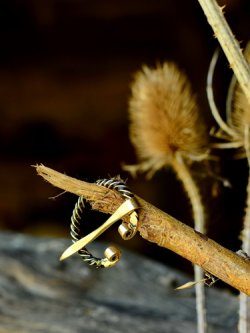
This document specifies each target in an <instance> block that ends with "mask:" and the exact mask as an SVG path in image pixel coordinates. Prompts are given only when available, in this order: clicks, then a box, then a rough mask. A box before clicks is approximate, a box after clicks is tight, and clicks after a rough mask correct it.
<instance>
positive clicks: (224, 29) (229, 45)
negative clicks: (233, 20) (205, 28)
mask: <svg viewBox="0 0 250 333" xmlns="http://www.w3.org/2000/svg"><path fill="white" fill-rule="evenodd" d="M198 1H199V3H200V5H201V7H202V9H203V11H204V13H205V15H206V17H207V20H208V22H209V24H210V25H211V27H212V29H213V31H214V35H215V37H216V38H217V39H218V41H219V43H220V45H221V47H222V49H223V51H224V52H225V55H226V57H227V59H228V61H229V64H230V67H231V68H232V70H233V72H234V74H235V76H236V78H237V80H238V82H239V84H240V86H241V88H242V90H243V91H244V93H245V95H246V97H247V100H248V102H249V103H250V69H249V66H248V64H247V62H246V60H245V58H244V57H243V55H242V52H241V49H240V46H239V43H238V42H237V40H236V39H235V38H234V35H233V33H232V31H231V29H230V27H229V25H228V23H227V21H226V20H225V17H224V15H223V7H219V5H218V4H217V2H216V1H215V0H198Z"/></svg>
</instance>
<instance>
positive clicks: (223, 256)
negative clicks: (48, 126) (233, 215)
mask: <svg viewBox="0 0 250 333" xmlns="http://www.w3.org/2000/svg"><path fill="white" fill-rule="evenodd" d="M36 170H37V173H38V175H40V176H42V177H43V178H44V179H45V180H47V181H48V182H49V183H51V184H52V185H54V186H57V187H59V188H61V189H63V190H65V191H67V192H71V193H74V194H76V195H78V196H80V195H81V196H83V197H84V198H85V199H86V200H87V201H89V203H90V204H91V206H92V208H93V209H95V210H98V211H101V212H104V213H108V214H113V213H114V211H115V210H116V209H117V208H118V207H119V206H120V205H121V203H122V202H123V199H122V197H121V196H120V195H119V193H117V192H116V191H113V190H109V189H107V188H105V187H101V186H98V185H96V184H93V183H92V184H90V183H87V182H84V181H81V180H78V179H75V178H72V177H69V176H66V175H64V174H61V173H59V172H57V171H55V170H52V169H50V168H48V167H45V166H43V165H37V166H36ZM136 200H138V203H139V206H140V210H139V232H140V234H141V236H142V237H143V238H144V239H146V240H148V241H150V242H153V243H156V244H158V245H159V246H162V247H164V248H167V249H169V250H171V251H174V252H175V253H177V254H178V255H180V256H182V257H184V258H186V259H187V260H189V261H191V262H192V263H194V264H196V265H199V266H201V267H202V268H203V269H204V270H206V271H208V272H209V273H211V274H213V275H215V276H216V277H218V278H219V279H221V280H222V281H224V282H226V283H228V284H229V285H231V286H233V287H234V288H236V289H238V290H240V291H242V292H244V293H245V294H247V295H248V296H250V263H249V261H247V260H245V259H243V258H242V257H240V256H238V255H237V254H235V253H234V252H232V251H229V250H227V249H225V248H224V247H222V246H221V245H219V244H217V243H216V242H214V241H213V240H211V239H209V238H208V237H206V236H205V235H203V234H201V233H199V232H197V231H195V230H194V229H192V228H190V227H189V226H187V225H185V224H183V223H181V222H179V221H178V220H176V219H175V218H173V217H172V216H170V215H168V214H166V213H164V212H162V211H161V210H159V209H157V208H156V207H154V206H152V205H150V204H149V203H147V202H146V201H144V200H143V199H141V198H139V197H138V196H136Z"/></svg>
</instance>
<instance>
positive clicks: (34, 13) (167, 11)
mask: <svg viewBox="0 0 250 333" xmlns="http://www.w3.org/2000/svg"><path fill="white" fill-rule="evenodd" d="M220 4H226V9H225V12H226V18H227V20H228V22H229V24H230V26H231V28H232V30H233V32H234V34H235V35H236V37H237V38H238V40H240V41H242V44H241V45H242V47H243V46H244V44H245V42H246V41H247V40H248V39H249V37H250V36H249V35H250V33H249V28H250V3H249V0H230V1H229V0H228V1H227V0H225V1H224V2H222V1H221V2H220ZM0 43H1V46H0V50H1V51H0V112H1V121H0V152H1V163H0V184H1V186H0V228H1V229H2V230H6V229H7V230H13V231H18V232H23V233H29V234H36V235H51V236H56V237H59V236H64V237H69V236H68V233H69V230H68V229H69V221H70V215H71V211H72V209H73V206H74V203H75V201H76V199H77V198H76V197H75V196H73V195H71V194H64V195H62V196H59V197H58V198H57V199H55V200H49V197H53V196H56V195H57V194H59V193H60V192H61V190H60V189H56V188H53V187H52V186H51V185H49V184H47V183H45V182H44V181H43V180H42V179H41V178H39V177H38V176H37V175H36V172H35V169H33V168H32V167H31V165H34V164H36V163H43V164H45V165H46V166H49V167H51V168H54V169H56V170H58V171H60V172H65V173H66V174H68V175H71V176H73V177H77V178H80V179H83V180H87V181H95V180H96V179H97V178H100V177H107V176H115V175H117V174H120V175H121V176H122V177H123V178H125V179H126V178H128V184H129V186H130V187H131V188H132V189H133V191H134V192H135V193H137V194H138V195H140V196H141V197H143V198H144V199H145V200H147V201H149V202H151V203H153V204H154V205H156V206H157V207H160V208H161V209H163V210H164V211H166V212H168V213H170V214H172V215H173V216H175V217H177V218H178V219H180V220H181V221H183V222H185V223H188V224H189V225H192V218H191V215H190V210H189V203H188V201H187V199H186V197H185V194H184V193H183V191H182V187H181V185H180V184H179V183H178V182H177V180H176V178H175V176H174V174H173V173H172V172H171V171H170V170H163V171H161V172H159V173H158V174H157V175H156V176H155V177H154V178H153V179H152V180H150V181H145V179H144V177H143V176H140V177H139V178H138V179H136V180H134V179H132V178H131V177H130V176H129V175H128V174H127V173H125V172H123V171H122V169H121V163H124V162H125V163H128V164H133V163H136V157H135V154H134V150H133V147H132V145H131V143H130V141H129V136H128V116H127V102H128V99H129V96H130V89H129V86H130V83H131V81H132V78H133V73H134V72H135V71H137V70H138V69H140V68H141V66H142V64H147V65H150V66H153V65H155V63H156V62H162V61H164V60H171V61H175V62H176V63H177V65H179V67H180V68H182V69H183V70H184V71H185V72H186V74H187V75H188V76H189V78H190V80H191V82H192V85H193V88H194V91H195V92H196V93H197V95H198V99H199V103H200V108H201V111H202V113H203V114H204V119H205V120H206V122H207V125H208V129H210V128H211V127H212V126H213V125H214V122H213V120H212V119H211V116H210V114H209V108H208V104H207V99H206V93H205V82H206V75H207V69H208V66H209V61H210V59H211V56H212V54H213V51H214V49H215V47H216V46H217V41H216V40H215V38H214V37H213V32H212V30H211V28H210V27H209V25H208V23H207V20H206V18H205V16H204V14H203V12H202V10H201V8H200V6H199V4H198V1H197V0H189V1H184V0H181V1H176V0H158V1H153V0H149V1H143V0H137V1H134V0H133V1H132V0H126V1H113V0H106V1H101V0H91V1H84V0H60V1H59V0H23V1H14V0H2V1H1V2H0ZM230 77H231V72H230V70H229V68H228V64H227V62H226V60H225V58H224V57H223V55H222V54H221V57H220V61H219V64H218V66H217V68H216V74H215V96H216V100H217V103H218V105H219V107H220V110H221V111H222V112H223V111H224V107H225V95H226V91H227V87H228V83H229V80H230ZM224 155H225V156H224V159H223V161H222V160H221V161H218V162H216V163H209V165H205V166H204V165H203V166H202V168H196V169H197V170H196V175H197V179H198V181H199V183H200V184H201V186H202V190H203V196H204V202H205V204H206V207H207V217H208V235H209V236H210V237H212V238H213V239H215V240H216V241H218V242H219V243H221V244H222V245H224V246H226V247H228V248H230V249H232V250H237V249H238V248H239V247H240V242H239V238H238V236H239V231H240V228H241V219H242V215H243V208H244V198H245V186H246V180H247V168H246V162H245V161H235V160H233V159H232V158H231V157H232V154H231V155H230V153H227V154H224ZM205 168H209V170H210V175H209V176H208V175H206V174H205V173H204V170H205ZM211 173H214V174H219V175H220V176H224V177H226V178H228V179H229V180H230V182H231V184H232V186H231V187H223V184H222V183H221V182H220V181H218V178H217V177H216V176H215V175H212V176H211ZM116 234H117V233H116V232H115V233H114V235H111V233H107V234H106V235H105V236H104V238H103V239H107V238H108V239H111V240H112V241H119V237H118V236H116ZM122 244H123V245H124V246H126V247H130V248H131V249H134V250H136V251H138V252H140V253H144V254H145V255H147V256H151V257H153V258H154V259H156V260H161V261H162V262H164V263H172V264H173V265H177V266H182V265H184V266H185V262H184V261H183V260H181V259H179V258H178V257H177V256H176V255H175V254H171V253H170V252H169V251H167V250H164V249H161V248H158V247H157V246H156V245H151V244H149V243H147V242H146V241H144V240H141V239H140V238H139V237H137V238H136V239H135V240H131V241H130V242H127V243H124V242H123V243H122ZM177 262H178V263H177Z"/></svg>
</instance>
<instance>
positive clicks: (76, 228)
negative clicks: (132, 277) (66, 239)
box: [70, 178, 138, 268]
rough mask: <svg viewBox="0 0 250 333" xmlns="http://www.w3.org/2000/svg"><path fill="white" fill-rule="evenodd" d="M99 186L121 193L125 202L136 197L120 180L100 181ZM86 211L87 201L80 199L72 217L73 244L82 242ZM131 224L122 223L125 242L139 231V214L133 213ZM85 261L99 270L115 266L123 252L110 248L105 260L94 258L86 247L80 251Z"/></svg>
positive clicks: (121, 232) (106, 252)
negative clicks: (82, 227) (83, 218)
mask: <svg viewBox="0 0 250 333" xmlns="http://www.w3.org/2000/svg"><path fill="white" fill-rule="evenodd" d="M96 184H97V185H99V186H104V187H107V188H109V189H113V190H115V191H117V192H119V193H120V194H121V195H122V197H123V198H124V199H125V200H130V199H132V198H133V197H134V194H133V192H131V190H130V189H129V188H128V187H127V186H126V184H125V183H124V182H123V181H122V180H121V179H118V178H111V179H99V180H97V182H96ZM84 209H85V201H84V198H83V197H81V196H80V197H79V198H78V200H77V202H76V204H75V207H74V210H73V212H72V216H71V224H70V235H71V238H72V241H73V243H75V242H76V241H78V240H80V239H81V237H82V232H81V226H82V222H83V221H82V215H83V211H84ZM129 217H130V221H129V223H125V222H122V223H121V225H120V226H119V228H118V231H119V233H120V235H121V237H122V238H123V239H124V240H128V239H131V238H132V237H133V236H134V235H135V233H136V231H137V222H138V214H137V212H136V211H133V212H132V213H131V214H130V215H129ZM78 254H79V255H80V256H81V257H82V259H83V261H84V262H86V263H87V264H89V265H90V266H95V267H97V268H102V267H111V266H114V265H115V264H116V263H117V262H118V261H119V259H120V256H121V252H120V251H119V250H118V249H117V248H115V247H114V246H110V247H108V248H107V249H106V250H105V252H104V256H105V257H104V258H97V257H95V256H93V255H92V254H91V253H90V252H89V250H88V249H87V248H86V247H83V248H82V249H81V250H79V251H78Z"/></svg>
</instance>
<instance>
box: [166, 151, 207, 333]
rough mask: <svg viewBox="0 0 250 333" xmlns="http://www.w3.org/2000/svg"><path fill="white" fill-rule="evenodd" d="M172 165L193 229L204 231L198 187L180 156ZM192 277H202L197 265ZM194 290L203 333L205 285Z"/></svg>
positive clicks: (200, 278) (204, 325)
mask: <svg viewBox="0 0 250 333" xmlns="http://www.w3.org/2000/svg"><path fill="white" fill-rule="evenodd" d="M172 166H173V168H174V170H175V172H176V174H177V176H178V178H179V179H180V180H181V182H182V184H183V186H184V189H185V191H186V193H187V195H188V197H189V200H190V202H191V206H192V211H193V219H194V229H195V230H196V231H198V232H201V233H205V214H204V208H203V204H202V201H201V197H200V193H199V190H198V187H197V186H196V184H195V182H194V180H193V178H192V176H191V174H190V171H189V169H188V167H187V166H186V164H185V162H184V161H183V159H182V158H181V156H178V157H177V158H176V159H174V160H173V162H172ZM194 277H195V281H200V280H202V279H203V278H204V273H203V270H202V268H201V267H199V266H197V265H195V266H194ZM195 292H196V311H197V325H198V332H199V333H205V332H207V320H206V301H205V285H204V284H203V283H197V284H196V285H195Z"/></svg>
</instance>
